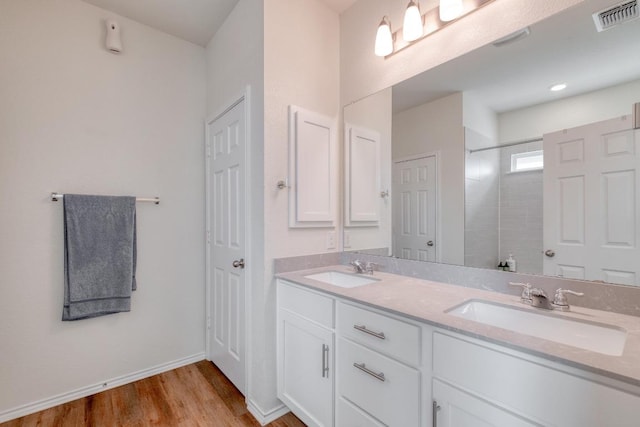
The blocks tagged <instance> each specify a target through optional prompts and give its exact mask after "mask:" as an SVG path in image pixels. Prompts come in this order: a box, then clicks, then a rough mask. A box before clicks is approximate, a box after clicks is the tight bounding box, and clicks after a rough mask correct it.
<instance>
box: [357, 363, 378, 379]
mask: <svg viewBox="0 0 640 427" xmlns="http://www.w3.org/2000/svg"><path fill="white" fill-rule="evenodd" d="M353 366H355V367H356V368H358V369H360V370H361V371H362V372H366V373H367V374H369V375H371V376H372V377H373V378H375V379H377V380H380V381H382V382H384V381H385V378H384V373H383V372H380V373H377V372H373V371H372V370H371V369H369V368H367V367H366V366H365V364H364V363H354V364H353Z"/></svg>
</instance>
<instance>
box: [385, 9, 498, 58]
mask: <svg viewBox="0 0 640 427" xmlns="http://www.w3.org/2000/svg"><path fill="white" fill-rule="evenodd" d="M492 1H493V0H440V3H439V4H440V6H439V7H436V8H433V9H431V10H429V11H427V12H426V13H425V14H424V15H423V14H421V12H420V0H409V4H408V5H407V9H406V10H405V13H404V26H403V27H402V28H401V29H399V30H398V31H396V32H395V33H394V32H392V31H391V21H390V20H389V18H388V17H387V16H384V17H383V18H382V21H380V24H379V25H378V32H377V34H376V44H375V54H376V55H377V56H382V57H388V56H389V55H391V54H393V53H396V52H399V51H401V50H403V49H404V48H406V47H408V46H411V45H412V44H414V43H417V42H418V41H420V40H422V39H424V38H425V37H427V36H428V35H430V34H433V33H435V32H436V31H438V30H439V29H441V28H443V27H444V26H446V25H449V24H450V23H451V22H454V21H456V20H458V19H460V18H461V17H463V16H465V15H467V14H469V13H471V12H473V11H475V10H477V9H479V8H481V7H482V6H484V5H485V4H487V3H489V2H492ZM400 32H402V33H401V34H402V37H400V36H399V34H398V33H400Z"/></svg>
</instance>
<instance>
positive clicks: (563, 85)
mask: <svg viewBox="0 0 640 427" xmlns="http://www.w3.org/2000/svg"><path fill="white" fill-rule="evenodd" d="M566 88H567V84H566V83H558V84H557V85H553V86H551V87H550V88H549V90H550V91H552V92H558V91H559V90H564V89H566Z"/></svg>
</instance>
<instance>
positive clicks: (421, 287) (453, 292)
mask: <svg viewBox="0 0 640 427" xmlns="http://www.w3.org/2000/svg"><path fill="white" fill-rule="evenodd" d="M328 271H338V272H342V273H347V274H353V268H352V267H350V266H345V265H333V266H328V267H321V268H314V269H309V270H300V271H293V272H287V273H279V274H277V275H276V277H278V278H280V279H283V280H287V281H290V282H293V283H296V284H299V285H302V286H304V287H308V288H310V289H313V290H317V291H321V292H324V293H327V294H331V295H334V296H337V297H341V298H344V299H346V300H350V301H354V302H357V303H360V304H364V305H368V306H371V307H373V308H378V309H382V310H384V311H387V312H390V313H393V314H398V315H401V316H406V317H408V318H411V319H414V320H417V321H420V322H424V323H427V324H430V325H433V326H437V327H439V328H443V329H447V330H450V331H454V332H458V333H461V334H464V335H467V336H471V337H474V338H479V339H482V340H485V341H488V342H492V343H494V344H499V345H502V346H505V347H509V348H512V349H514V350H520V351H524V352H526V353H529V354H531V355H533V356H539V357H543V358H545V359H548V360H551V361H555V362H560V363H563V364H567V365H569V366H573V367H576V368H580V369H584V370H587V371H591V372H594V373H596V374H600V375H603V376H606V377H609V378H613V379H616V380H619V381H623V382H625V383H628V384H631V385H634V386H640V317H635V316H628V315H624V314H619V313H614V312H609V311H600V310H593V309H588V308H583V307H579V306H571V310H570V311H567V312H560V311H557V310H553V311H547V310H544V309H540V308H534V307H531V306H529V305H527V304H523V303H521V302H520V297H518V296H513V295H506V294H501V293H498V292H491V291H485V290H482V289H474V288H466V287H462V286H456V285H449V284H444V283H439V282H432V281H429V280H423V279H417V278H413V277H407V276H401V275H397V274H390V273H384V272H380V271H376V272H375V273H374V275H373V276H369V275H363V277H372V278H374V279H377V281H376V282H373V283H370V284H367V285H362V286H358V287H354V288H343V287H339V286H334V285H330V284H328V283H324V282H320V281H318V280H313V279H309V278H306V277H305V276H309V275H311V274H316V273H322V272H328ZM469 300H482V301H487V302H490V303H496V304H501V305H506V306H512V307H514V308H516V309H518V310H528V311H532V312H535V313H538V314H547V315H552V316H555V317H564V318H567V319H573V320H578V321H581V322H588V323H592V322H595V323H598V324H602V325H608V326H611V327H613V328H622V329H624V330H625V331H626V332H627V338H626V343H625V346H624V350H623V352H622V355H621V356H610V355H606V354H601V353H597V352H594V351H590V350H583V349H580V348H577V347H572V346H569V345H565V344H560V343H557V342H554V341H548V340H545V339H542V338H537V337H533V336H530V335H524V334H522V333H518V332H513V331H511V330H508V329H503V328H499V327H496V326H490V325H487V324H484V323H479V322H476V321H472V320H468V319H465V318H462V317H458V316H455V315H452V314H449V313H447V311H449V310H450V309H452V308H454V307H456V306H459V305H460V304H463V303H465V302H467V301H469ZM541 311H542V312H543V313H541Z"/></svg>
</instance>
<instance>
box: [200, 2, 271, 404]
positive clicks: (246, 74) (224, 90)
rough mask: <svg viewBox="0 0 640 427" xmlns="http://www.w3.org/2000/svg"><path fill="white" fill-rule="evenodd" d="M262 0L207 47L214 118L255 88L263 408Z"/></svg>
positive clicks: (254, 345)
mask: <svg viewBox="0 0 640 427" xmlns="http://www.w3.org/2000/svg"><path fill="white" fill-rule="evenodd" d="M263 3H264V2H262V1H260V0H240V1H239V2H238V4H237V5H236V7H235V8H234V9H233V11H232V12H231V14H230V15H229V17H228V18H227V20H226V21H225V23H224V24H223V25H222V27H221V28H220V29H219V30H218V32H217V33H216V35H215V36H214V37H213V38H212V39H211V41H210V42H209V44H208V45H207V48H206V57H207V115H208V117H210V118H212V117H213V116H215V115H218V114H220V113H221V112H222V111H224V109H225V108H226V107H228V106H229V105H230V104H231V103H232V102H234V101H235V100H236V99H237V98H238V97H239V96H241V95H242V94H243V92H244V90H245V87H246V86H249V87H250V101H249V102H250V117H249V118H248V121H249V122H250V135H249V138H250V147H249V149H250V165H249V170H250V174H251V176H250V182H249V183H248V187H247V190H248V191H250V197H249V203H250V205H248V209H247V210H248V212H250V214H251V237H250V240H251V252H250V253H248V254H246V256H245V260H246V264H247V268H246V272H247V275H246V277H247V286H248V288H247V292H246V294H247V296H248V297H249V298H250V300H251V308H250V313H248V315H249V318H248V323H247V325H248V326H249V325H250V328H249V330H250V331H252V333H251V334H250V335H249V337H248V339H249V345H248V346H247V348H248V350H247V351H248V354H247V356H248V357H249V363H248V372H247V376H248V378H249V387H248V389H247V396H246V397H247V398H248V399H249V400H250V402H251V403H252V405H254V406H256V407H257V408H258V409H259V410H260V409H261V408H263V407H264V408H268V407H269V405H273V396H272V395H273V391H272V386H271V383H270V381H271V379H270V377H269V376H266V378H265V372H264V371H265V364H264V359H265V357H264V354H265V351H267V350H265V347H268V346H269V344H268V342H267V340H268V338H269V337H265V333H267V331H269V332H271V330H270V329H267V331H265V313H266V312H268V311H269V310H270V308H269V307H268V306H267V304H268V303H267V301H266V295H265V292H264V288H265V284H264V253H265V252H264V203H263V198H264V195H263V191H262V190H263V187H264V185H263V183H264V172H263V171H264V166H263V165H264V120H263V117H264V43H263V31H264V10H263ZM274 339H275V338H274Z"/></svg>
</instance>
